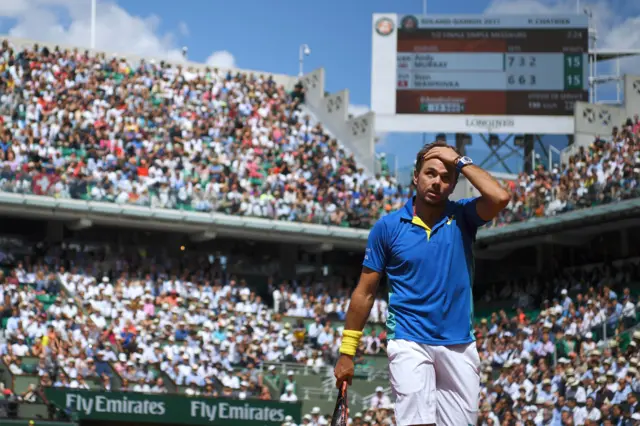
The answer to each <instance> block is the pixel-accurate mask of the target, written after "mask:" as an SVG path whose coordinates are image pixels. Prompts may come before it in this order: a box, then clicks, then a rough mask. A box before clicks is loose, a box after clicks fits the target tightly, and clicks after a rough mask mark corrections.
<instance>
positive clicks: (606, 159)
mask: <svg viewBox="0 0 640 426" xmlns="http://www.w3.org/2000/svg"><path fill="white" fill-rule="evenodd" d="M639 181H640V118H639V116H638V114H636V115H635V116H634V117H633V119H631V118H629V119H628V120H627V121H626V122H625V123H624V125H622V126H620V127H614V128H613V130H612V132H611V135H609V136H607V137H598V138H596V140H595V141H594V142H593V144H591V145H590V146H588V147H584V146H582V147H580V148H579V149H578V152H577V153H575V154H574V155H572V156H571V157H570V158H569V160H568V162H567V164H561V165H556V166H555V167H554V168H552V169H548V168H545V167H544V166H543V165H541V164H539V165H538V167H537V168H536V169H535V170H534V171H533V173H531V174H527V173H521V174H520V175H519V176H518V178H517V179H516V180H515V181H507V182H505V185H506V187H507V189H508V190H509V191H510V193H511V202H510V203H509V205H508V206H507V208H506V209H505V210H504V211H503V212H502V213H501V215H500V216H499V217H497V218H496V219H495V220H494V222H493V225H506V224H509V223H512V222H520V221H523V220H527V219H529V218H532V217H544V216H554V215H557V214H561V213H564V212H568V211H572V210H577V209H582V208H587V207H593V206H598V205H601V204H607V203H611V202H615V201H621V200H626V199H630V198H636V197H638V196H640V187H639V186H638V182H639Z"/></svg>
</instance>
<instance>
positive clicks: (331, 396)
mask: <svg viewBox="0 0 640 426" xmlns="http://www.w3.org/2000/svg"><path fill="white" fill-rule="evenodd" d="M337 394H338V390H337V389H336V387H335V386H333V391H329V392H328V391H325V390H324V389H318V388H303V389H302V398H303V399H304V400H306V401H308V400H311V399H322V398H324V399H326V400H327V401H335V400H336V397H337ZM348 398H349V404H350V405H351V406H352V407H356V406H364V405H363V404H364V400H365V398H363V397H362V395H360V394H359V393H357V392H354V391H352V390H349V392H348ZM369 403H371V402H370V401H369Z"/></svg>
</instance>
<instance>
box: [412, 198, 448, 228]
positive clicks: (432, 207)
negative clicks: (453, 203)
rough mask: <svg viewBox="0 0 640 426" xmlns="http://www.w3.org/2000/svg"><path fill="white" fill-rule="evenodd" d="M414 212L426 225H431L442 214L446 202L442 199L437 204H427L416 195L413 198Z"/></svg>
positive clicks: (436, 221)
mask: <svg viewBox="0 0 640 426" xmlns="http://www.w3.org/2000/svg"><path fill="white" fill-rule="evenodd" d="M415 200H416V201H415V204H414V209H413V210H414V214H415V215H416V216H418V217H419V218H420V220H422V221H423V222H424V223H425V225H427V226H428V227H430V228H431V227H433V226H434V225H435V224H436V223H438V221H439V220H440V218H441V217H442V215H443V214H444V210H445V208H446V207H447V202H446V201H444V202H442V203H438V204H427V203H425V202H424V200H420V199H419V198H418V197H416V199H415Z"/></svg>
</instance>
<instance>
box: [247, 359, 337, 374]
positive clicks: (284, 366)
mask: <svg viewBox="0 0 640 426" xmlns="http://www.w3.org/2000/svg"><path fill="white" fill-rule="evenodd" d="M271 366H274V367H276V371H278V372H279V373H280V374H286V373H287V371H293V372H294V374H296V375H303V376H327V377H329V376H332V375H333V367H328V366H325V367H309V366H308V365H301V364H296V363H292V362H277V361H276V362H263V363H262V364H261V365H260V371H262V372H264V371H265V370H267V369H268V368H269V367H271Z"/></svg>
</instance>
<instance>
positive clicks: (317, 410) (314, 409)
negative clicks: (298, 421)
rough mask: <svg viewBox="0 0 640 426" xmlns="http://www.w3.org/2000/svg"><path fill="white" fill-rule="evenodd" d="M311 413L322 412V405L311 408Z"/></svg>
mask: <svg viewBox="0 0 640 426" xmlns="http://www.w3.org/2000/svg"><path fill="white" fill-rule="evenodd" d="M311 414H320V407H313V408H312V409H311Z"/></svg>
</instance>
